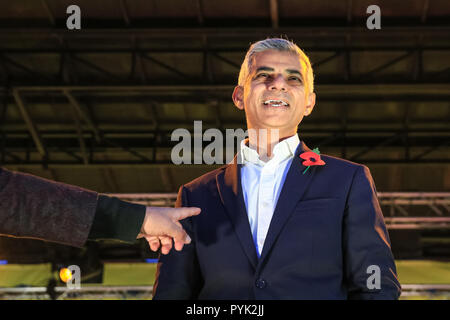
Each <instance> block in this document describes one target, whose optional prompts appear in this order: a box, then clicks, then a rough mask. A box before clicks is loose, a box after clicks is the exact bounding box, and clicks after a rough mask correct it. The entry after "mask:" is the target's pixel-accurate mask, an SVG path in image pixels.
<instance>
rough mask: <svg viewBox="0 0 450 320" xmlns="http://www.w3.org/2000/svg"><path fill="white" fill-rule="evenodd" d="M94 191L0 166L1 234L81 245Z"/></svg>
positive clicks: (92, 209) (91, 212)
mask: <svg viewBox="0 0 450 320" xmlns="http://www.w3.org/2000/svg"><path fill="white" fill-rule="evenodd" d="M97 196H98V194H97V192H94V191H91V190H86V189H83V188H80V187H76V186H72V185H68V184H64V183H60V182H55V181H50V180H47V179H43V178H40V177H36V176H33V175H30V174H26V173H19V172H13V171H9V170H6V169H4V168H0V234H2V235H6V236H13V237H21V238H34V239H39V240H46V241H53V242H58V243H61V244H65V245H70V246H74V247H82V246H83V245H84V243H85V242H86V239H87V237H88V234H89V230H90V228H91V226H92V221H93V219H94V215H95V210H96V206H97Z"/></svg>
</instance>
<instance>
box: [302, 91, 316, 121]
mask: <svg viewBox="0 0 450 320" xmlns="http://www.w3.org/2000/svg"><path fill="white" fill-rule="evenodd" d="M315 105H316V94H315V93H314V92H312V93H310V94H308V104H307V105H306V109H305V114H304V115H305V117H307V116H309V115H310V114H311V112H312V111H313V109H314V106H315Z"/></svg>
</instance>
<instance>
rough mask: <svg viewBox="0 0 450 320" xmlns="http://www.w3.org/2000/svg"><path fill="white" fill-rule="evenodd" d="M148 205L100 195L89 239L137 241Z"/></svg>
mask: <svg viewBox="0 0 450 320" xmlns="http://www.w3.org/2000/svg"><path fill="white" fill-rule="evenodd" d="M145 210H146V207H145V206H143V205H140V204H135V203H131V202H127V201H122V200H120V199H118V198H116V197H109V196H106V195H99V197H98V204H97V209H96V212H95V217H94V222H93V223H92V228H91V231H90V232H89V236H88V239H89V240H100V239H113V240H121V241H125V242H129V243H133V242H134V241H136V237H137V235H138V234H139V232H140V230H141V227H142V223H143V222H144V217H145Z"/></svg>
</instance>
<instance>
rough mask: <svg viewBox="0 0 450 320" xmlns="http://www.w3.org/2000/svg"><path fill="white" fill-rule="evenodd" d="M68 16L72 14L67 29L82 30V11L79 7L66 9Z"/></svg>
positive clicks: (67, 21)
mask: <svg viewBox="0 0 450 320" xmlns="http://www.w3.org/2000/svg"><path fill="white" fill-rule="evenodd" d="M66 13H67V14H71V15H70V16H69V17H68V18H67V20H66V26H67V29H69V30H73V29H77V30H80V29H81V9H80V7H79V6H77V5H75V4H72V5H70V6H68V7H67V9H66Z"/></svg>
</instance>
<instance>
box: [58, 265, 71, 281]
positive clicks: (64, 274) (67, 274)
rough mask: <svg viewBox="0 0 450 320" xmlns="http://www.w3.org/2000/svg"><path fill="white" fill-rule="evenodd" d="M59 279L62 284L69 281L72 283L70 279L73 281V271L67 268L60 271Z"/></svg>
mask: <svg viewBox="0 0 450 320" xmlns="http://www.w3.org/2000/svg"><path fill="white" fill-rule="evenodd" d="M59 278H60V279H61V281H62V282H64V283H67V281H70V279H72V271H70V270H69V269H67V268H62V269H61V270H59Z"/></svg>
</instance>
